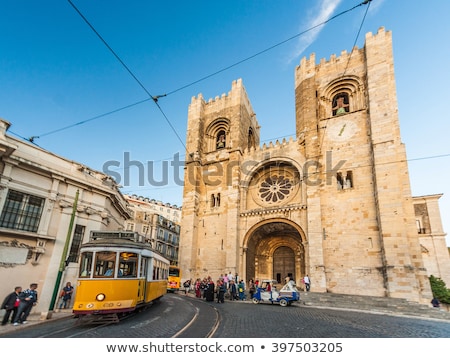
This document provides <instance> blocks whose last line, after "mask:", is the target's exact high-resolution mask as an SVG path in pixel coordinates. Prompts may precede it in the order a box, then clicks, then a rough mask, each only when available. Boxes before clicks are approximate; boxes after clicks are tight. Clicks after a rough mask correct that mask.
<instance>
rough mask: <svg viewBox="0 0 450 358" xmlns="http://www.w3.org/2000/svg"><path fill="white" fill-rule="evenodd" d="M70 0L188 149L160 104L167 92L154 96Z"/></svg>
mask: <svg viewBox="0 0 450 358" xmlns="http://www.w3.org/2000/svg"><path fill="white" fill-rule="evenodd" d="M67 1H68V2H69V4H70V5H71V6H72V7H73V8H74V9H75V11H76V12H77V13H78V14H79V15H80V16H81V18H82V19H83V20H84V22H86V24H87V25H88V26H89V27H90V28H91V30H92V31H94V33H95V34H96V35H97V37H98V38H99V39H100V40H101V41H102V42H103V44H104V45H105V46H106V47H107V48H108V50H109V51H110V52H111V53H112V54H113V55H114V57H115V58H116V59H117V60H118V61H119V62H120V64H121V65H122V66H123V67H124V68H125V69H126V70H127V72H128V73H129V74H130V75H131V77H133V79H134V80H135V81H136V82H137V83H138V84H139V86H140V87H141V88H142V89H143V90H144V92H145V93H147V95H148V96H149V98H151V99H152V100H153V102H154V103H155V104H156V106H157V107H158V109H159V111H160V112H161V114H162V115H163V117H164V118H165V120H166V121H167V123H168V124H169V126H170V128H171V129H172V131H173V132H174V133H175V135H176V136H177V138H178V140H179V141H180V143H181V144H182V145H183V147H184V149H185V150H187V148H186V145H185V144H184V141H183V140H182V139H181V137H180V135H179V134H178V132H177V131H176V129H175V127H174V126H173V125H172V123H171V122H170V120H169V118H167V116H166V114H165V113H164V111H163V110H162V108H161V106H160V105H159V104H158V99H159V98H160V97H165V96H166V94H162V95H157V96H153V95H152V94H151V93H150V92H149V91H148V90H147V88H145V86H144V85H143V84H142V82H141V81H139V79H138V78H137V77H136V76H135V75H134V73H133V72H132V71H131V70H130V68H129V67H128V66H127V65H126V64H125V62H123V61H122V59H121V58H120V57H119V56H118V55H117V54H116V52H115V51H114V50H113V49H112V48H111V46H109V44H108V43H107V42H106V41H105V39H103V37H102V36H101V35H100V34H99V33H98V32H97V30H96V29H95V28H94V26H92V25H91V23H90V22H89V21H88V19H86V17H85V16H84V15H83V14H82V13H81V11H80V10H78V8H77V7H76V6H75V5H74V4H73V3H72V1H71V0H67Z"/></svg>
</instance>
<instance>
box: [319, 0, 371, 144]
mask: <svg viewBox="0 0 450 358" xmlns="http://www.w3.org/2000/svg"><path fill="white" fill-rule="evenodd" d="M371 1H372V0H365V1H364V2H362V3H361V4H360V5H366V4H369V5H368V6H367V7H366V11H365V13H364V16H363V18H362V20H361V25H359V29H358V32H357V34H356V37H355V41H354V42H353V47H352V50H351V52H350V55H349V56H348V60H347V64H346V65H345V69H344V72H343V73H342V75H341V78H343V77H344V76H345V73H346V72H347V69H348V65H349V64H350V59H351V58H352V55H353V49H354V48H355V46H356V43H357V41H358V38H359V35H360V34H361V29H362V27H363V24H364V21H365V20H366V16H367V12H368V11H369V8H370V2H371ZM328 121H329V118H328V119H327V120H326V122H325V128H324V130H323V135H322V140H321V141H320V146H319V153H320V152H321V151H322V144H323V141H324V139H325V133H326V132H327V125H328Z"/></svg>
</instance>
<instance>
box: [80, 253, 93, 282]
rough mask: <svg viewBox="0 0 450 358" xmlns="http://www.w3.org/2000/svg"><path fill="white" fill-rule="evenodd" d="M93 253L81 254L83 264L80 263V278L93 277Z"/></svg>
mask: <svg viewBox="0 0 450 358" xmlns="http://www.w3.org/2000/svg"><path fill="white" fill-rule="evenodd" d="M92 256H93V254H92V252H83V253H82V254H81V263H80V272H79V275H80V277H89V276H91V268H92Z"/></svg>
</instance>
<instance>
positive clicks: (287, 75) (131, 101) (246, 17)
mask: <svg viewBox="0 0 450 358" xmlns="http://www.w3.org/2000/svg"><path fill="white" fill-rule="evenodd" d="M71 1H72V3H73V5H74V6H75V7H76V8H77V9H78V10H79V11H80V12H81V14H82V15H83V16H84V17H85V19H86V20H88V22H89V23H90V24H91V25H92V26H93V27H94V29H95V31H97V33H98V34H99V35H100V36H101V37H102V38H103V40H104V41H105V42H106V43H107V44H108V46H109V47H110V48H111V49H112V50H113V51H114V53H115V54H116V55H117V56H118V57H119V58H120V60H121V61H122V63H121V62H120V61H119V60H118V59H117V58H116V57H115V56H114V54H113V53H112V52H111V51H110V49H108V47H107V46H106V45H105V43H104V42H102V40H101V39H100V38H99V36H97V34H96V33H95V32H94V31H93V30H92V29H91V28H90V27H89V26H88V24H87V23H86V22H85V21H84V20H83V18H82V16H80V14H79V13H78V12H77V11H76V10H75V8H74V7H73V6H72V5H71V3H70V2H69V1H64V0H60V1H49V0H42V1H32V0H23V1H6V0H0V31H1V34H2V35H1V36H0V117H2V118H4V119H6V120H8V121H9V122H11V123H12V126H11V127H10V134H13V135H16V136H19V137H22V138H30V137H33V136H34V137H35V139H34V143H35V144H37V145H39V146H41V147H42V148H45V149H47V150H49V151H52V152H54V153H56V154H58V155H60V156H63V157H65V158H68V159H70V160H74V161H77V162H81V163H84V164H86V165H88V166H89V167H91V168H93V169H96V170H101V171H103V170H104V168H105V165H108V163H109V164H111V163H114V166H111V165H110V167H109V169H111V170H115V171H117V173H118V174H120V175H121V184H122V185H123V188H122V191H123V192H124V193H126V194H133V193H134V194H138V195H143V196H146V197H149V198H155V199H157V200H161V201H163V202H170V203H173V204H177V205H181V204H182V187H181V186H180V185H178V184H177V183H175V182H174V181H173V179H172V177H173V173H169V175H168V178H169V180H168V182H167V184H165V185H163V186H158V187H149V185H148V181H147V180H144V184H145V185H144V186H141V185H139V182H138V177H139V175H138V169H137V167H136V166H128V168H125V166H124V165H125V164H126V157H127V156H128V157H127V158H128V162H129V161H139V162H141V163H143V164H144V172H143V173H142V174H143V175H145V176H146V175H148V174H149V171H150V169H149V168H150V165H149V164H148V162H151V163H153V166H154V168H155V174H154V175H153V178H154V179H155V180H156V181H163V179H164V178H163V175H162V169H161V168H162V167H163V162H165V161H170V160H172V159H173V158H174V156H175V155H177V153H179V155H180V157H181V159H183V158H184V152H185V149H184V141H185V134H186V122H187V109H188V105H189V103H190V101H191V98H192V97H193V96H197V95H198V94H199V93H202V94H203V96H204V97H205V98H206V99H208V98H213V97H216V96H220V95H221V94H223V93H227V92H228V91H229V90H230V89H231V82H232V81H233V80H236V79H238V78H242V80H243V83H244V86H245V87H246V89H247V93H248V95H249V98H250V101H251V103H252V106H253V109H254V110H255V112H256V115H257V118H258V121H259V123H260V125H261V141H262V142H269V141H270V140H275V139H277V138H289V137H291V136H294V133H295V108H294V69H295V66H297V65H298V64H299V63H300V60H301V58H302V57H305V56H306V57H309V56H310V54H311V53H315V54H316V60H317V61H319V60H320V59H321V58H327V59H328V58H329V57H330V56H331V55H332V54H337V55H339V54H340V53H341V51H342V50H347V51H350V50H351V49H352V47H353V44H354V43H355V41H356V45H357V46H358V47H362V46H363V44H364V36H365V34H366V33H367V32H372V33H376V32H377V31H378V29H379V28H380V27H382V26H383V27H385V29H386V30H388V31H392V34H393V46H394V65H395V74H396V83H397V98H398V105H399V118H400V124H401V134H402V140H403V142H404V143H405V145H406V150H407V156H408V161H409V162H408V164H409V170H410V178H411V186H412V194H413V195H426V194H437V193H443V194H444V196H443V197H442V198H441V200H440V207H441V213H442V220H443V224H444V230H445V231H448V230H449V229H450V192H449V190H447V188H448V184H447V183H448V175H449V174H450V165H449V164H450V145H449V141H448V138H447V136H448V133H449V130H450V124H449V122H450V121H449V120H448V117H449V115H448V113H449V111H448V107H449V104H450V98H449V97H450V96H449V90H448V84H449V83H450V70H449V69H448V63H449V59H450V45H449V42H448V39H447V37H448V35H449V34H450V22H449V21H448V19H447V17H448V14H450V2H449V1H447V0H432V1H418V0H410V1H398V0H372V1H371V3H370V6H369V11H368V12H367V14H366V10H367V8H368V5H363V6H358V7H356V8H355V9H353V10H351V11H348V12H346V13H344V14H343V15H340V16H337V17H336V18H334V19H333V20H331V21H328V22H327V23H326V24H325V25H323V26H318V27H316V28H315V29H314V30H313V31H308V32H306V33H304V34H303V35H299V36H296V35H298V34H302V33H303V32H305V31H306V30H308V29H310V28H312V27H314V26H315V25H317V24H320V23H322V22H324V21H326V20H327V19H330V18H331V17H333V16H336V15H338V14H340V13H342V12H344V11H346V10H349V9H351V8H353V7H355V6H356V5H358V4H360V3H361V2H362V0H361V1H358V0H355V1H353V0H335V1H331V0H329V1H328V0H316V1H307V0H304V1H300V0H296V1H293V0H290V1H264V0H261V1H235V0H230V1H226V2H225V1H221V2H218V1H217V2H214V1H190V2H186V1H178V2H177V1H175V2H164V1H150V0H148V1H144V0H140V1H137V0H127V1H123V0H121V1H119V0H98V1H91V0H71ZM360 28H361V30H360ZM359 30H360V34H359V36H357V35H358V31H359ZM288 39H290V40H289V41H286V40H288ZM284 41H285V42H284ZM277 44H279V46H274V45H277ZM269 49H270V50H269ZM265 50H267V51H265ZM257 54H259V55H257ZM245 59H248V60H246V61H243V60H245ZM124 65H125V66H126V67H125V66H124ZM130 72H131V73H132V75H131V74H130ZM133 76H134V77H133ZM149 94H150V95H152V96H156V95H161V94H168V95H167V96H166V97H162V98H160V99H159V101H158V104H159V108H158V107H157V106H156V105H155V103H154V102H153V101H152V100H148V99H149ZM141 102H142V103H141ZM136 103H140V104H136ZM121 108H126V109H123V110H119V109H121ZM118 110H119V111H118ZM111 112H113V113H111ZM108 113H111V114H108ZM106 114H108V115H106ZM117 163H119V165H115V164H117ZM124 170H125V171H126V170H128V174H129V176H130V180H129V182H126V180H125V179H126V178H125V174H126V172H124ZM447 242H449V243H450V240H449V239H448V240H447ZM449 245H450V244H449Z"/></svg>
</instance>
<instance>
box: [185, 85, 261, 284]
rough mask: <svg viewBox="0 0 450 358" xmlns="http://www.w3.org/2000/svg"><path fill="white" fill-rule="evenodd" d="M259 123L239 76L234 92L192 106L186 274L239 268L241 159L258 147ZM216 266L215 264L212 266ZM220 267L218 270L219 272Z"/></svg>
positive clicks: (194, 275) (187, 170)
mask: <svg viewBox="0 0 450 358" xmlns="http://www.w3.org/2000/svg"><path fill="white" fill-rule="evenodd" d="M259 140H260V138H259V125H258V122H257V120H256V115H255V113H254V112H253V109H252V106H251V104H250V101H249V99H248V97H247V93H246V90H245V88H244V86H243V84H242V80H241V79H239V80H237V81H234V82H233V83H232V87H231V91H230V92H229V93H228V94H227V95H225V94H223V95H222V96H221V97H216V98H215V99H210V100H209V101H207V102H206V101H205V100H204V98H203V96H202V95H201V94H200V95H198V97H193V98H192V100H191V104H190V105H189V110H188V124H187V137H186V148H187V152H186V164H185V174H184V192H183V211H182V221H181V229H182V232H181V236H182V240H181V242H180V257H182V258H183V260H181V266H182V267H181V269H182V275H183V278H197V277H202V278H203V277H204V276H205V274H206V273H207V274H208V275H214V276H213V277H215V278H217V277H219V275H221V274H224V273H225V272H221V271H219V269H218V267H220V268H222V269H223V270H226V271H227V273H228V272H230V271H231V272H233V274H234V273H235V271H236V270H237V268H238V248H239V243H238V240H239V239H238V230H239V225H238V218H239V204H240V200H241V198H240V191H239V185H240V180H241V167H240V166H241V163H242V156H243V153H244V151H245V150H248V149H251V148H254V147H258V146H259ZM211 268H216V269H213V270H211ZM216 271H217V272H216Z"/></svg>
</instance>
